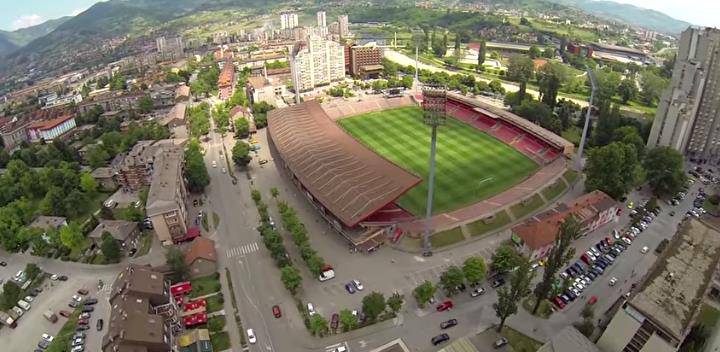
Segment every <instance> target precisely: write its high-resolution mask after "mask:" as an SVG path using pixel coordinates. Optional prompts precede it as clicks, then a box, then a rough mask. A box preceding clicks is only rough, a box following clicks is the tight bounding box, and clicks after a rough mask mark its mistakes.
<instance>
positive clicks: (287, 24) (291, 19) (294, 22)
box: [280, 12, 298, 29]
mask: <svg viewBox="0 0 720 352" xmlns="http://www.w3.org/2000/svg"><path fill="white" fill-rule="evenodd" d="M297 26H298V15H297V14H296V13H294V12H283V13H281V14H280V29H292V28H295V27H297Z"/></svg>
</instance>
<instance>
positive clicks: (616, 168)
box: [585, 142, 639, 199]
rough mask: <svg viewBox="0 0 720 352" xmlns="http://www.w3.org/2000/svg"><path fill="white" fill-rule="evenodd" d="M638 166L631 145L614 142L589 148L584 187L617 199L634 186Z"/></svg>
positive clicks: (635, 154)
mask: <svg viewBox="0 0 720 352" xmlns="http://www.w3.org/2000/svg"><path fill="white" fill-rule="evenodd" d="M638 166H639V162H638V160H637V151H636V150H635V147H633V146H632V145H629V144H625V143H619V142H614V143H610V144H608V145H606V146H604V147H597V148H593V149H590V150H589V151H588V157H587V164H586V165H585V173H586V175H587V179H586V181H585V187H586V188H587V190H588V191H594V190H601V191H603V192H605V193H607V194H608V195H609V196H611V197H613V198H615V199H619V198H620V197H622V196H623V195H624V194H626V193H627V192H628V191H629V190H630V189H631V188H632V187H633V186H634V184H635V181H636V180H637V167H638Z"/></svg>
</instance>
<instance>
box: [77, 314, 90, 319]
mask: <svg viewBox="0 0 720 352" xmlns="http://www.w3.org/2000/svg"><path fill="white" fill-rule="evenodd" d="M79 319H90V313H82V314H80V317H79Z"/></svg>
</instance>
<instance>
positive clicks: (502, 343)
mask: <svg viewBox="0 0 720 352" xmlns="http://www.w3.org/2000/svg"><path fill="white" fill-rule="evenodd" d="M507 344H508V340H507V339H506V338H504V337H501V338H499V339H498V340H497V341H495V343H493V347H495V348H500V347H503V346H505V345H507Z"/></svg>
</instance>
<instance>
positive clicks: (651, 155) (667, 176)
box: [644, 147, 687, 197]
mask: <svg viewBox="0 0 720 352" xmlns="http://www.w3.org/2000/svg"><path fill="white" fill-rule="evenodd" d="M644 164H645V172H646V179H647V181H648V184H650V187H651V188H652V190H653V193H654V194H655V195H656V196H659V197H662V196H669V195H673V194H677V192H680V190H681V189H682V187H683V186H684V185H685V182H686V181H687V178H686V176H685V172H683V170H684V168H683V156H682V154H680V152H678V151H677V150H675V149H672V148H670V147H656V148H653V149H651V150H650V151H649V152H648V153H647V155H646V156H645V163H644Z"/></svg>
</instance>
